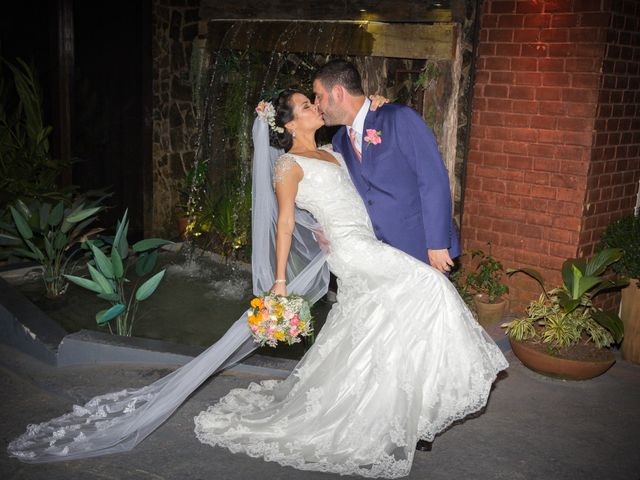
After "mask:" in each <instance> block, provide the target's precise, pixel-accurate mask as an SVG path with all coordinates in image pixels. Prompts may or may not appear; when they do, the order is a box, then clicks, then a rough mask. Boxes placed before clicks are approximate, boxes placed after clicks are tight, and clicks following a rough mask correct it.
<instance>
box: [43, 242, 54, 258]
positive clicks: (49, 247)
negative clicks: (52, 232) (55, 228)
mask: <svg viewBox="0 0 640 480" xmlns="http://www.w3.org/2000/svg"><path fill="white" fill-rule="evenodd" d="M44 250H45V252H47V257H49V258H51V259H53V258H55V253H54V251H53V245H51V242H50V241H49V239H48V238H47V237H44Z"/></svg>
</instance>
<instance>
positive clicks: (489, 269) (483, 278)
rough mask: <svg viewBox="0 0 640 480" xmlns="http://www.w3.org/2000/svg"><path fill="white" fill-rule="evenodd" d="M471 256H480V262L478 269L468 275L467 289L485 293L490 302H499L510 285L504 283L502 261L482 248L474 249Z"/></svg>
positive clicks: (475, 292)
mask: <svg viewBox="0 0 640 480" xmlns="http://www.w3.org/2000/svg"><path fill="white" fill-rule="evenodd" d="M471 258H478V259H479V262H478V265H477V266H476V269H475V270H474V271H473V272H471V273H469V275H467V278H466V280H465V282H464V283H465V287H466V288H465V291H466V292H472V293H474V294H476V295H478V294H480V295H484V296H485V298H486V300H487V301H488V303H497V302H499V301H500V299H501V297H502V295H505V294H507V293H509V287H507V286H506V285H505V284H504V283H502V274H503V273H504V268H503V266H502V263H501V262H500V261H498V260H496V259H495V258H494V257H493V256H491V255H490V254H489V255H488V254H486V253H484V252H483V251H482V250H473V251H472V252H471Z"/></svg>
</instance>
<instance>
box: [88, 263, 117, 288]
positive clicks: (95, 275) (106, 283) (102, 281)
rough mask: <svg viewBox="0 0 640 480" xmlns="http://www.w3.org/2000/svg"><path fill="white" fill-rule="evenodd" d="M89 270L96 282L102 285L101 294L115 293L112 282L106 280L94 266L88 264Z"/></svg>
mask: <svg viewBox="0 0 640 480" xmlns="http://www.w3.org/2000/svg"><path fill="white" fill-rule="evenodd" d="M87 268H88V269H89V274H90V275H91V278H92V279H93V281H94V282H96V283H97V284H98V285H100V288H101V293H115V291H114V289H113V285H111V282H110V281H109V280H107V279H106V278H105V276H104V275H102V274H101V273H100V272H99V271H98V270H96V269H95V268H94V266H93V265H91V264H89V263H88V264H87Z"/></svg>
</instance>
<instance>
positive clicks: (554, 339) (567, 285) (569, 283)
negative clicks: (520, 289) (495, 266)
mask: <svg viewBox="0 0 640 480" xmlns="http://www.w3.org/2000/svg"><path fill="white" fill-rule="evenodd" d="M621 256H622V250H620V249H616V248H607V249H604V250H602V251H601V252H598V253H597V254H595V255H594V256H592V257H591V258H590V259H584V258H570V259H568V260H566V261H565V262H564V263H563V265H562V279H563V284H562V286H561V287H558V288H554V289H552V290H549V291H547V289H546V287H545V284H544V279H543V278H542V276H541V275H540V273H539V272H537V271H536V270H533V269H530V268H519V269H508V270H507V274H508V275H513V274H515V273H518V272H521V273H524V274H526V275H528V276H530V277H531V278H533V279H534V280H536V281H537V282H538V283H539V284H540V286H541V287H542V295H540V298H539V299H538V300H535V301H532V302H531V303H530V304H529V306H528V307H527V315H526V316H523V317H520V318H517V319H515V320H513V321H511V322H508V323H504V324H503V325H502V326H503V327H504V328H506V329H507V335H509V336H510V337H511V338H513V339H515V340H518V341H522V340H529V339H533V340H535V341H540V342H543V343H546V344H548V345H549V351H550V352H555V351H557V350H558V349H559V348H560V347H571V346H573V345H576V344H577V343H578V342H579V341H581V340H582V339H583V338H584V339H585V341H586V342H588V341H591V342H593V343H594V344H595V345H596V346H597V347H598V348H603V347H608V346H610V345H611V344H613V343H619V342H620V341H621V340H622V337H623V335H624V326H623V324H622V320H621V319H620V317H618V315H617V314H616V313H615V312H612V311H604V310H602V309H600V308H597V307H594V306H593V303H592V299H593V297H595V296H596V295H598V294H599V293H600V292H602V291H603V290H610V289H615V288H620V287H623V286H625V285H627V284H628V281H627V280H626V279H609V278H605V277H603V273H604V271H605V270H606V268H607V267H608V266H609V265H611V264H613V263H614V262H616V261H618V260H619V259H620V257H621ZM536 327H538V328H536Z"/></svg>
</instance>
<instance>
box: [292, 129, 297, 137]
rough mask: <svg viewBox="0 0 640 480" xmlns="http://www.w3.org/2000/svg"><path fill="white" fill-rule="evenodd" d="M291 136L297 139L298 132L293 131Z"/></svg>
mask: <svg viewBox="0 0 640 480" xmlns="http://www.w3.org/2000/svg"><path fill="white" fill-rule="evenodd" d="M291 136H292V137H293V138H296V131H295V130H291Z"/></svg>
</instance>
